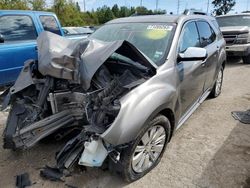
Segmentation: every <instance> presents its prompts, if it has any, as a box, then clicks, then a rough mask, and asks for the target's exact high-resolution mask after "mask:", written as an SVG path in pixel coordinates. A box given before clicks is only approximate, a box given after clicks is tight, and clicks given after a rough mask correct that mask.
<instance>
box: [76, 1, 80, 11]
mask: <svg viewBox="0 0 250 188" xmlns="http://www.w3.org/2000/svg"><path fill="white" fill-rule="evenodd" d="M76 9H77V10H78V11H79V12H81V7H80V5H79V3H78V2H76Z"/></svg>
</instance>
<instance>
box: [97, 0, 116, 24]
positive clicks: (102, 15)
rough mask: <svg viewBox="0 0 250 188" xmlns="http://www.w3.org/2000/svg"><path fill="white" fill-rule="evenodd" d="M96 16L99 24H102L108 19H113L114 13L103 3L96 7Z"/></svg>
mask: <svg viewBox="0 0 250 188" xmlns="http://www.w3.org/2000/svg"><path fill="white" fill-rule="evenodd" d="M96 16H97V19H98V22H99V23H100V24H104V23H106V22H108V21H109V20H112V19H114V14H113V12H112V10H111V9H110V8H109V7H107V6H105V5H104V6H103V7H101V8H97V10H96Z"/></svg>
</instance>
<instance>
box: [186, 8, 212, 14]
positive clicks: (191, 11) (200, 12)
mask: <svg viewBox="0 0 250 188" xmlns="http://www.w3.org/2000/svg"><path fill="white" fill-rule="evenodd" d="M183 14H184V15H207V13H205V12H202V11H200V10H195V9H185V10H184V12H183Z"/></svg>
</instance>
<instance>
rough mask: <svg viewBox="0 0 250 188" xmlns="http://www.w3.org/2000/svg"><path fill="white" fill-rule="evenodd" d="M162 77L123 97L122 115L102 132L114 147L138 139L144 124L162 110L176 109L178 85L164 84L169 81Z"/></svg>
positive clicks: (104, 137) (120, 113)
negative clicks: (176, 87) (176, 86)
mask: <svg viewBox="0 0 250 188" xmlns="http://www.w3.org/2000/svg"><path fill="white" fill-rule="evenodd" d="M165 76H166V75H164V76H163V77H165ZM159 79H160V80H162V78H161V76H158V77H157V76H156V78H155V79H153V78H151V80H150V81H149V82H148V81H147V82H145V83H144V84H142V85H140V86H139V87H137V88H136V89H134V90H133V91H131V92H130V93H128V94H127V95H125V96H124V97H123V98H122V99H121V100H120V102H121V109H120V111H119V114H118V116H117V117H116V119H115V121H114V122H113V123H112V125H111V126H110V127H109V128H108V129H107V130H106V131H105V132H104V133H103V134H102V135H101V137H102V138H103V139H104V140H105V141H107V142H108V143H110V144H112V145H114V146H116V145H120V144H125V143H128V142H130V141H132V140H134V139H135V138H136V137H137V135H138V134H139V132H140V130H141V129H142V126H144V125H145V124H146V123H148V122H149V121H150V120H151V119H152V118H154V117H155V116H156V115H157V113H159V112H160V111H161V110H163V109H167V108H168V109H171V110H172V109H174V108H175V104H176V101H177V97H176V89H175V87H173V85H171V84H169V83H164V81H166V82H167V81H169V80H167V79H166V80H165V79H163V80H162V82H161V81H160V82H159ZM156 80H157V81H156ZM153 83H154V84H153ZM131 111H133V113H131ZM173 111H174V110H173Z"/></svg>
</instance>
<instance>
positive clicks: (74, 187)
mask: <svg viewBox="0 0 250 188" xmlns="http://www.w3.org/2000/svg"><path fill="white" fill-rule="evenodd" d="M65 186H66V187H68V188H77V187H76V186H74V185H70V184H67V183H66V184H65Z"/></svg>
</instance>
